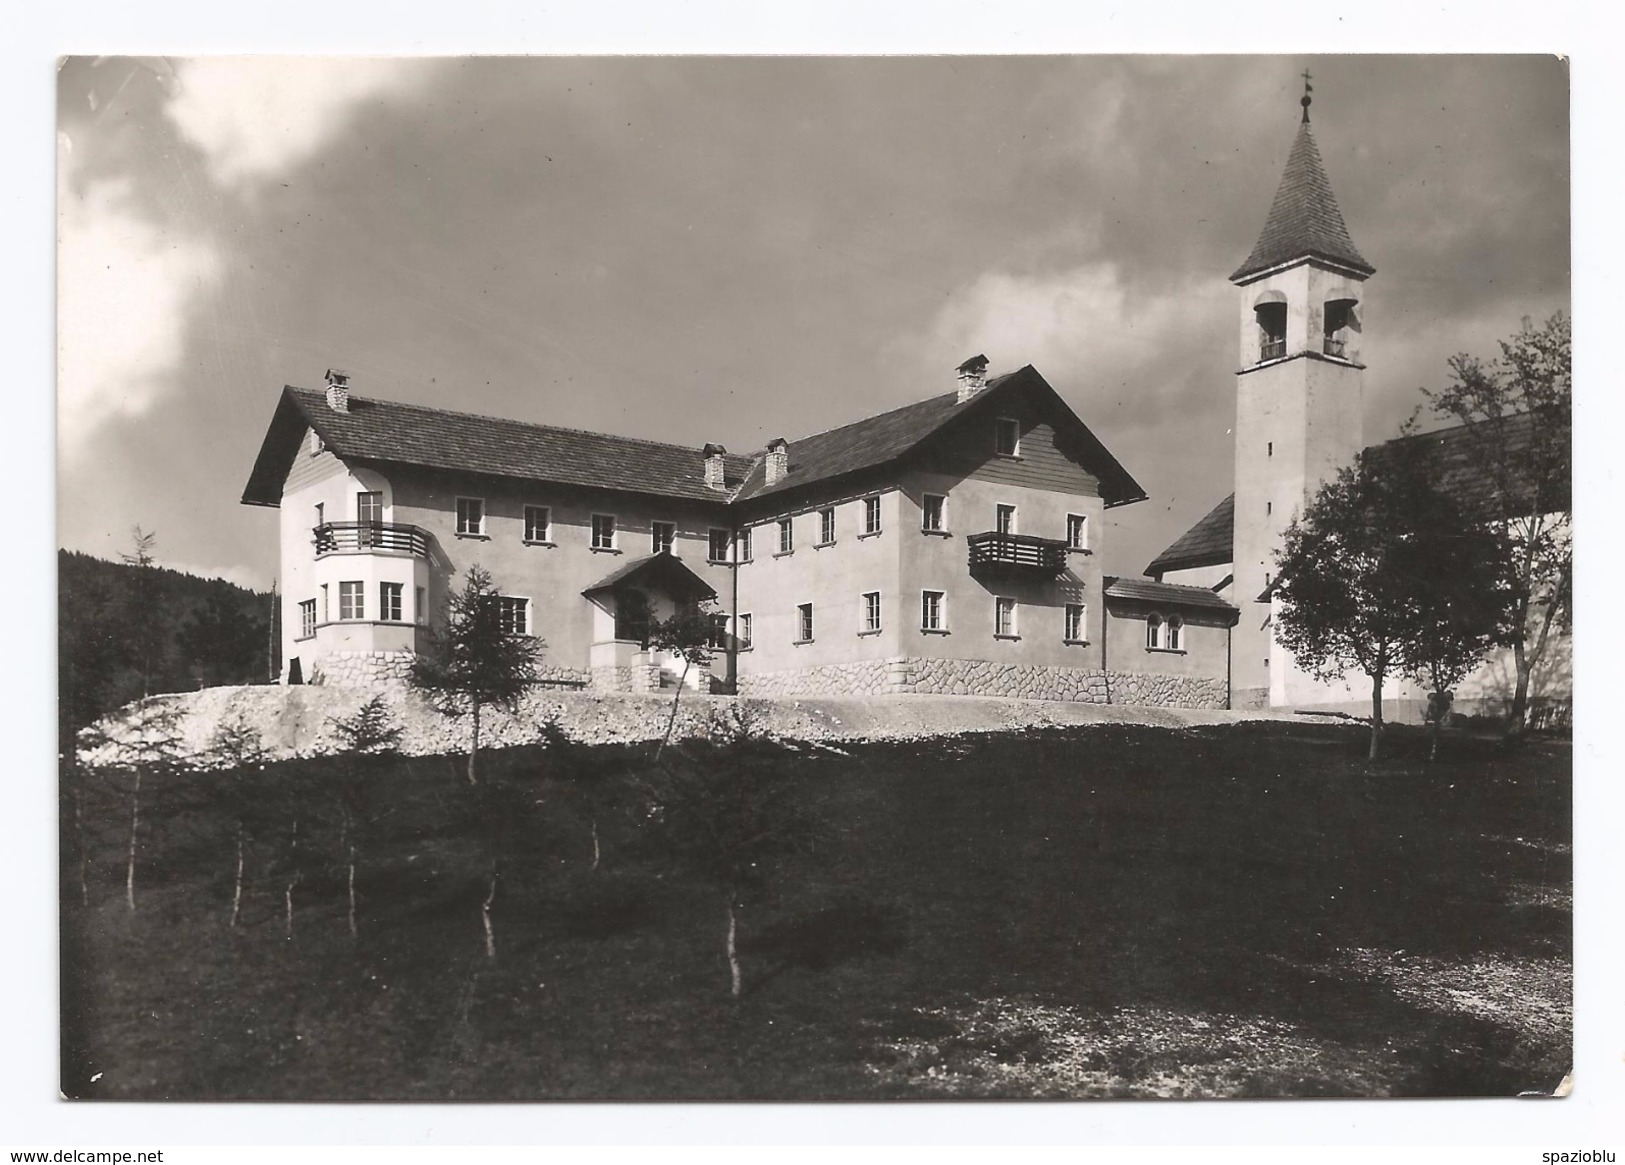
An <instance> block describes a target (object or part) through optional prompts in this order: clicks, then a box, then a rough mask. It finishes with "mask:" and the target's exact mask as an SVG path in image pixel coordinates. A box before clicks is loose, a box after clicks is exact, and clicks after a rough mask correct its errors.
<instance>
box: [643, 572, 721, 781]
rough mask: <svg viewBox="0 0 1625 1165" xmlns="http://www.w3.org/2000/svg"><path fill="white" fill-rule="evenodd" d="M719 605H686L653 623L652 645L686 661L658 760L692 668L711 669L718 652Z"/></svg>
mask: <svg viewBox="0 0 1625 1165" xmlns="http://www.w3.org/2000/svg"><path fill="white" fill-rule="evenodd" d="M717 614H718V611H717V605H716V603H715V602H713V601H712V600H710V599H705V600H701V601H698V602H690V603H683V604H681V605H679V606H678V607H677V609H676V610H675V611H673V612H672V614H671V615H670V616H669V617H667V618H665V619H651V620H650V621H649V639H648V642H649V646H650V647H652V648H654V649H656V650H658V651H664V652H666V653H668V654H670V655H674V656H676V657H677V658H678V659H681V660H682V661H683V672H682V675H681V676H680V677H679V678H678V681H677V690H676V692H674V693H673V694H672V698H671V715H669V716H667V717H666V731H665V732H664V733H663V734H662V735H661V737H660V743H659V744H658V745H657V746H656V747H655V759H656V760H659V759H660V754H661V752H663V751H664V750H665V747H666V745H667V744H668V743H670V741H671V733H672V728H673V727H675V725H676V724H677V704H678V701H680V700H681V699H682V698H683V688H684V687H685V686H686V685H687V683H688V673H689V669H690V668H693V667H700V668H706V667H710V666H711V659H712V656H713V654H714V652H715V650H716V648H715V636H716V622H717Z"/></svg>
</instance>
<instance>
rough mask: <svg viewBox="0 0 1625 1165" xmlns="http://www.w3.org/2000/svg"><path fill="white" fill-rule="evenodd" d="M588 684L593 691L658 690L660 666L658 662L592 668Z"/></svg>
mask: <svg viewBox="0 0 1625 1165" xmlns="http://www.w3.org/2000/svg"><path fill="white" fill-rule="evenodd" d="M590 686H591V687H592V690H593V691H595V692H621V693H626V692H658V691H659V690H660V667H659V665H658V664H643V663H634V664H622V665H620V666H618V667H595V668H593V669H592V674H591V677H590Z"/></svg>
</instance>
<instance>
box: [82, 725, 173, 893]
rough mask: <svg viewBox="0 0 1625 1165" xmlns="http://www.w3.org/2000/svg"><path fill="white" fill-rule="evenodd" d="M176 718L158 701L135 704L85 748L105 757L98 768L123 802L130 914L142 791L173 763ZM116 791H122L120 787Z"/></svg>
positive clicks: (98, 731) (91, 738) (88, 738)
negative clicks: (127, 822) (126, 819)
mask: <svg viewBox="0 0 1625 1165" xmlns="http://www.w3.org/2000/svg"><path fill="white" fill-rule="evenodd" d="M179 720H180V717H179V714H178V713H177V711H176V710H175V709H174V708H172V707H169V706H168V705H167V704H166V703H165V702H164V701H162V700H161V699H157V700H155V699H145V700H140V701H138V702H137V703H135V704H133V705H132V706H131V707H130V708H129V709H127V710H126V711H125V712H124V713H123V714H122V715H120V716H119V717H118V718H117V719H116V720H115V721H114V722H113V723H112V724H111V725H109V727H108V728H107V729H105V730H102V729H92V730H89V731H88V732H87V734H86V739H85V743H86V744H87V745H88V746H89V747H90V748H92V749H101V750H103V752H104V755H107V756H108V757H109V760H108V763H107V764H105V765H104V766H101V771H102V773H103V775H104V776H105V777H106V779H107V780H108V782H109V784H110V785H111V786H112V787H113V789H114V791H115V792H118V793H122V794H123V795H124V796H127V797H128V798H129V805H130V830H129V844H128V846H127V850H126V859H125V870H124V901H125V903H126V905H127V906H128V907H129V909H130V911H131V913H134V912H135V884H136V866H137V859H138V856H139V854H140V836H141V810H142V799H141V793H142V786H143V782H144V781H145V782H147V783H148V784H149V786H150V778H151V777H153V776H156V775H158V774H160V773H165V772H168V771H170V770H171V769H173V768H174V767H175V766H176V765H177V764H178V762H179V757H180V752H181V745H182V735H181V731H180V724H179ZM121 785H122V787H120V786H121Z"/></svg>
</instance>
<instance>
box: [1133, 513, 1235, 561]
mask: <svg viewBox="0 0 1625 1165" xmlns="http://www.w3.org/2000/svg"><path fill="white" fill-rule="evenodd" d="M1235 526H1236V495H1235V494H1231V495H1230V496H1229V497H1227V498H1225V499H1224V501H1222V502H1220V503H1219V504H1218V505H1216V506H1214V507H1213V508H1212V509H1211V510H1209V511H1208V512H1207V516H1206V517H1204V518H1203V519H1202V520H1201V521H1200V522H1198V523H1196V525H1194V526H1192V527H1191V528H1190V529H1189V530H1186V531H1185V532H1184V533H1183V534H1181V535H1180V536H1179V538H1178V539H1177V540H1176V541H1175V542H1174V544H1173V545H1172V546H1170V547H1168V549H1166V550H1164V551H1163V552H1162V553H1161V554H1159V555H1157V557H1156V558H1155V559H1154V560H1153V561H1152V563H1151V565H1150V566H1148V567H1146V568H1145V573H1146V574H1148V575H1161V574H1164V573H1166V572H1167V571H1170V570H1190V569H1193V568H1195V567H1198V566H1218V565H1219V564H1220V563H1224V562H1229V561H1230V558H1231V554H1232V550H1231V543H1232V542H1233V541H1234V538H1235Z"/></svg>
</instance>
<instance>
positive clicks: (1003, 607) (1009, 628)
mask: <svg viewBox="0 0 1625 1165" xmlns="http://www.w3.org/2000/svg"><path fill="white" fill-rule="evenodd" d="M993 634H994V635H996V636H998V637H999V638H1001V639H1014V638H1015V637H1016V601H1015V600H1014V599H1007V598H1004V597H1003V596H1000V597H998V598H995V599H994V600H993Z"/></svg>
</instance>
